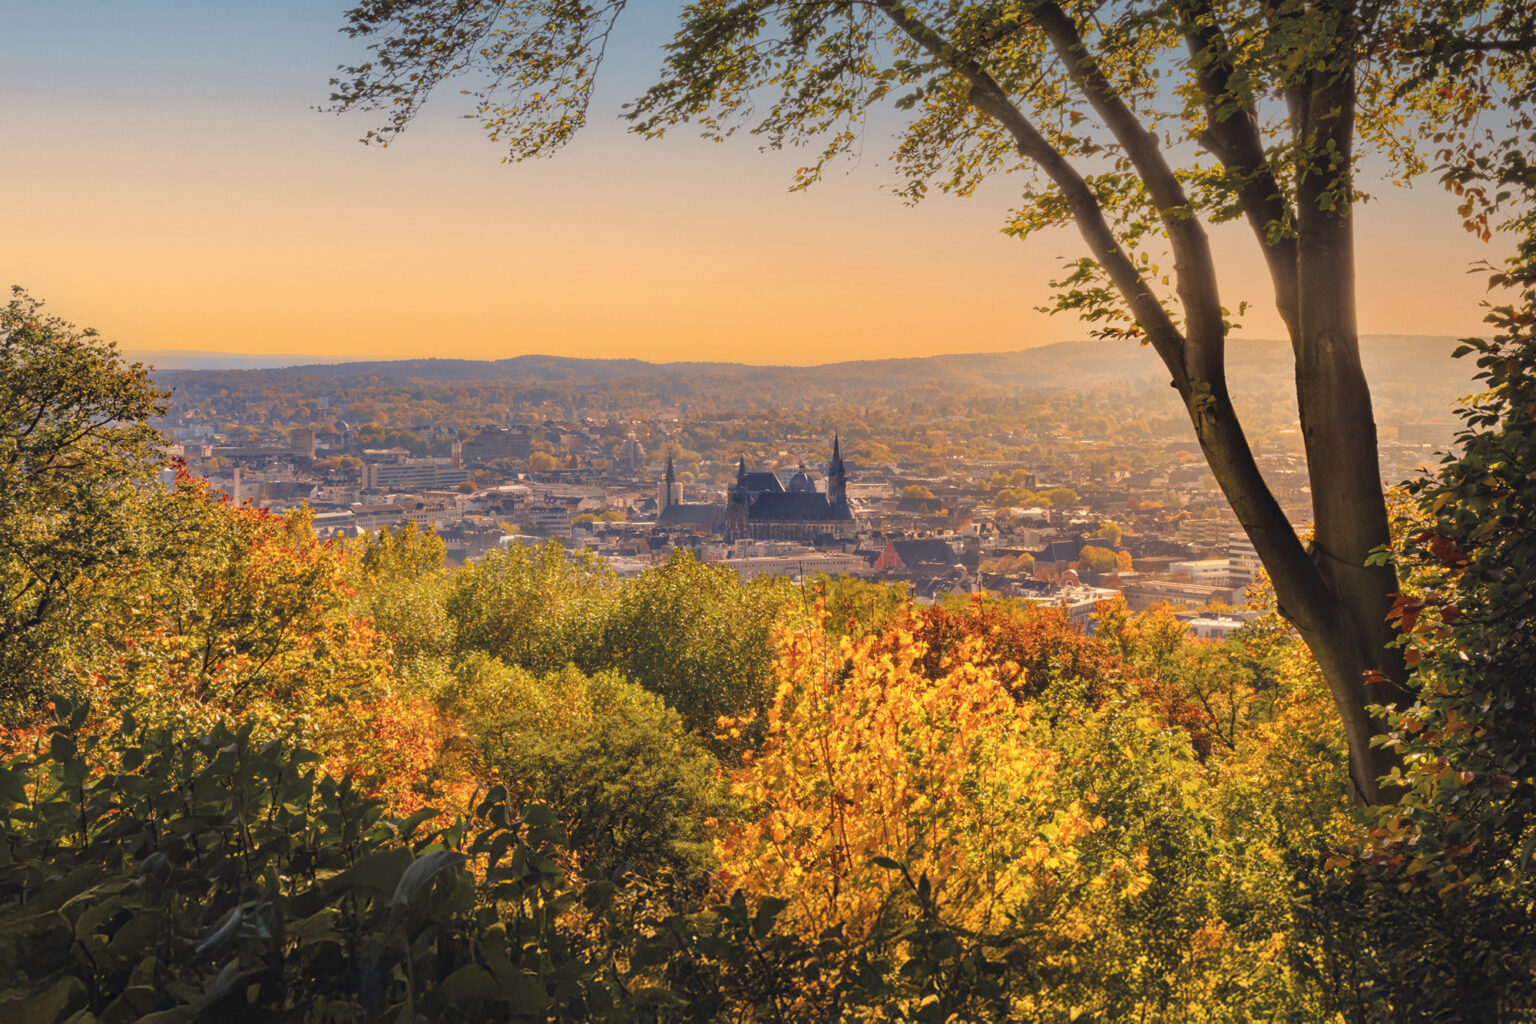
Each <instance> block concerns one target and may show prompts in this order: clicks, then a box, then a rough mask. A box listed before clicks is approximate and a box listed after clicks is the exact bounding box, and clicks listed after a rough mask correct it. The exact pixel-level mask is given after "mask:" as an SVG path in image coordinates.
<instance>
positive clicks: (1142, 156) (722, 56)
mask: <svg viewBox="0 0 1536 1024" xmlns="http://www.w3.org/2000/svg"><path fill="white" fill-rule="evenodd" d="M627 6H629V5H628V2H627V0H504V2H477V0H366V2H363V3H360V4H358V5H357V6H355V7H354V8H352V10H351V11H350V12H349V13H348V15H347V23H346V29H345V30H346V31H347V32H349V33H351V34H352V35H354V36H359V37H364V38H366V39H369V40H370V44H369V50H370V57H369V59H368V60H366V61H365V62H363V63H361V64H359V65H357V66H355V67H348V68H344V69H342V72H341V77H339V78H338V79H337V80H335V82H334V83H333V85H334V86H335V92H334V95H333V97H332V98H333V102H334V103H335V105H336V107H337V109H340V110H349V109H364V110H378V111H383V112H384V116H383V120H382V122H381V123H379V124H378V125H377V126H376V127H374V128H373V129H372V130H371V131H370V132H369V133H368V136H367V138H368V140H369V141H376V142H381V143H387V142H388V141H389V140H390V139H392V138H393V137H394V136H395V135H397V134H398V133H399V132H401V131H402V130H404V129H405V127H406V126H407V125H408V124H409V123H410V121H411V119H412V118H413V117H414V116H415V115H416V114H417V113H418V112H419V111H420V109H421V107H422V104H423V103H424V102H425V101H426V99H427V97H428V96H429V94H430V93H431V92H432V90H433V89H434V88H435V87H437V86H438V85H439V84H441V83H443V82H445V81H448V80H450V79H455V78H457V77H459V76H462V75H467V76H472V81H470V84H469V87H468V88H467V89H465V92H466V93H468V94H469V95H470V96H471V97H473V100H474V102H475V105H476V107H475V109H476V116H478V118H479V120H480V121H481V123H482V125H483V127H484V129H485V130H486V132H487V133H488V134H489V135H490V137H491V138H492V139H494V140H497V141H499V142H500V143H502V144H504V145H505V146H506V147H507V152H508V156H509V157H510V158H511V159H513V160H519V159H523V158H526V157H530V156H535V155H541V154H545V153H547V152H549V151H551V150H553V149H556V148H558V147H559V146H560V145H562V144H563V143H565V142H566V141H568V140H569V139H570V138H571V137H572V136H573V135H574V133H575V132H576V131H577V130H579V129H580V128H581V126H582V125H583V123H584V122H585V120H586V116H587V113H588V105H589V102H590V99H591V95H592V86H593V81H594V77H595V75H596V74H597V72H598V69H599V67H600V65H601V63H602V60H603V55H604V52H605V50H606V47H607V44H608V41H609V39H610V38H611V36H612V33H613V32H614V31H615V29H616V28H617V27H618V25H619V18H620V16H621V15H623V14H624V12H625V9H626V7H627ZM1531 21H1532V16H1531V15H1530V13H1529V12H1527V11H1526V10H1525V7H1524V5H1521V4H1518V3H1513V2H1509V0H1504V2H1476V0H1407V2H1386V0H1374V2H1371V0H1247V2H1244V0H1161V2H1152V0H1062V2H1038V0H991V2H964V0H695V2H693V3H690V4H687V5H686V6H682V7H680V9H679V11H678V30H677V34H676V36H675V37H674V39H673V41H672V42H671V43H670V44H669V45H668V47H667V50H666V54H665V58H664V62H663V68H662V73H661V75H660V76H659V78H658V81H657V83H656V84H655V85H653V86H652V87H650V88H649V89H648V90H647V91H646V92H645V93H644V94H643V95H641V96H640V97H639V98H638V99H637V101H636V102H634V103H633V104H632V105H630V106H629V108H628V109H627V113H626V116H627V117H628V118H629V119H630V121H631V123H632V125H633V127H634V129H635V130H636V131H638V132H640V133H642V134H645V135H650V136H655V135H661V134H664V133H665V132H666V131H668V130H669V129H671V128H673V127H675V126H678V125H680V124H683V123H691V124H693V125H695V126H696V127H697V128H698V129H700V130H701V131H702V132H703V133H704V134H705V135H706V136H708V137H713V138H723V137H725V136H727V135H730V134H732V133H734V132H737V131H738V130H742V129H745V130H747V131H749V132H751V133H753V134H755V135H757V136H758V137H759V138H760V139H761V140H762V142H763V144H764V145H765V146H766V147H768V148H774V149H778V148H783V147H801V146H804V147H807V148H808V152H810V153H811V157H810V159H809V160H808V162H807V165H806V166H805V167H802V168H801V169H800V170H799V171H798V173H797V175H796V177H795V182H794V184H795V187H797V188H798V187H806V186H808V185H811V184H812V183H814V182H815V181H816V180H817V179H818V178H819V177H820V176H821V174H822V173H823V171H824V170H825V169H826V168H827V166H828V165H829V164H830V163H831V162H833V161H835V160H836V159H837V158H839V157H841V156H844V155H846V154H849V153H850V152H853V151H855V150H857V149H858V147H859V146H860V145H861V144H862V139H863V137H864V136H863V132H862V130H861V128H862V122H863V121H864V120H865V118H866V117H867V115H868V113H869V111H870V110H871V109H872V108H876V107H885V106H894V107H895V108H897V109H898V110H900V111H905V112H907V119H906V121H905V123H904V124H903V125H902V127H901V128H900V131H899V133H898V137H897V139H896V142H895V147H894V151H893V154H892V164H893V166H894V167H895V169H896V170H897V171H898V172H899V173H900V174H901V176H902V180H903V183H904V184H903V188H902V192H903V194H904V195H905V197H906V198H907V199H909V200H912V201H917V200H919V199H921V198H922V197H923V195H924V194H926V193H927V192H928V191H929V190H930V189H933V188H938V189H941V190H944V191H948V192H954V193H959V194H962V195H966V194H970V193H972V192H973V191H975V190H976V188H977V187H978V186H979V185H980V184H981V183H982V182H983V181H984V180H987V179H989V178H991V177H993V176H995V175H998V174H1001V173H1003V172H1008V171H1020V172H1022V173H1021V174H1020V175H1019V178H1020V180H1021V182H1022V184H1021V186H1020V190H1021V196H1020V201H1019V205H1018V207H1017V209H1015V210H1014V211H1013V213H1012V214H1011V215H1010V217H1009V219H1008V221H1007V223H1006V225H1005V230H1006V231H1008V232H1011V233H1013V234H1016V235H1018V236H1020V237H1024V236H1027V235H1029V234H1031V233H1033V232H1035V231H1038V230H1040V229H1042V228H1045V227H1048V226H1053V225H1057V224H1065V223H1073V224H1075V225H1076V226H1077V228H1078V230H1079V231H1080V232H1081V235H1082V238H1083V241H1084V243H1085V245H1086V249H1087V254H1086V255H1085V256H1084V257H1083V258H1082V259H1081V260H1080V261H1077V262H1074V263H1071V264H1069V266H1068V267H1067V268H1066V272H1065V273H1064V274H1063V276H1062V277H1061V279H1060V280H1058V281H1056V282H1053V284H1055V285H1056V297H1055V300H1054V307H1053V308H1055V309H1057V310H1061V311H1069V312H1075V313H1076V314H1078V315H1079V316H1081V317H1083V318H1084V319H1086V320H1087V321H1089V322H1091V323H1093V324H1094V330H1095V333H1096V334H1098V335H1100V336H1103V337H1106V338H1132V339H1135V340H1137V341H1139V342H1140V343H1142V344H1148V345H1151V346H1152V347H1153V348H1154V349H1155V350H1156V352H1157V354H1158V355H1159V356H1160V357H1161V359H1162V362H1163V364H1164V365H1165V366H1166V368H1167V370H1168V373H1169V377H1170V383H1171V385H1172V386H1173V388H1174V389H1175V390H1176V391H1177V393H1178V395H1179V398H1180V400H1181V401H1182V403H1183V405H1184V408H1185V410H1186V412H1187V414H1188V416H1189V420H1190V423H1191V425H1192V427H1193V429H1194V431H1195V434H1196V436H1197V437H1198V438H1199V441H1200V445H1201V448H1202V450H1203V452H1204V454H1205V458H1206V460H1207V462H1208V463H1209V464H1210V467H1211V470H1212V472H1213V474H1214V475H1215V478H1216V480H1217V482H1218V483H1219V485H1220V486H1221V488H1222V491H1223V493H1224V494H1225V496H1226V498H1227V500H1228V501H1229V502H1230V503H1231V505H1232V508H1233V509H1234V510H1235V512H1236V513H1237V517H1238V520H1239V522H1240V523H1241V524H1242V526H1243V528H1244V530H1245V531H1246V532H1247V534H1248V536H1249V538H1250V539H1251V540H1252V542H1253V544H1254V547H1255V549H1256V550H1257V551H1258V553H1259V555H1260V557H1261V558H1262V560H1263V562H1264V565H1265V567H1266V568H1267V569H1268V570H1269V573H1270V576H1271V577H1272V579H1273V581H1274V585H1275V592H1276V595H1277V597H1278V601H1279V605H1280V608H1281V610H1282V612H1283V614H1284V615H1285V616H1286V617H1287V618H1288V619H1289V620H1290V621H1291V622H1292V623H1293V624H1294V625H1295V627H1296V628H1297V630H1298V631H1299V632H1300V634H1301V635H1302V637H1303V638H1304V639H1305V641H1306V642H1307V644H1308V646H1309V647H1310V648H1311V650H1312V652H1313V653H1314V655H1315V656H1316V658H1317V661H1318V664H1319V665H1320V667H1321V669H1322V671H1323V673H1324V675H1325V676H1326V678H1327V680H1328V683H1329V687H1330V690H1331V691H1332V694H1333V698H1334V702H1335V704H1336V705H1337V707H1338V710H1339V714H1340V716H1341V718H1342V721H1343V725H1344V729H1345V732H1346V734H1347V736H1348V740H1349V746H1350V751H1351V761H1352V766H1351V774H1352V778H1353V782H1354V785H1355V788H1356V790H1357V792H1358V794H1359V796H1360V797H1361V798H1362V799H1364V800H1367V801H1370V802H1380V801H1383V800H1385V799H1388V798H1390V793H1384V792H1383V789H1382V787H1381V785H1380V783H1379V778H1380V777H1381V776H1382V775H1383V774H1385V773H1386V772H1387V771H1388V770H1389V769H1390V767H1391V765H1392V759H1391V755H1390V754H1389V753H1388V752H1387V751H1386V750H1385V749H1384V748H1382V747H1380V746H1376V745H1373V744H1372V743H1371V740H1372V737H1373V736H1375V735H1376V734H1378V732H1379V731H1380V722H1379V721H1378V720H1377V719H1375V718H1373V716H1372V714H1371V712H1370V710H1369V709H1370V708H1371V707H1372V706H1373V705H1377V704H1386V705H1401V704H1403V703H1404V702H1405V701H1406V698H1407V691H1406V689H1405V688H1404V686H1403V681H1404V679H1405V675H1406V673H1405V668H1404V666H1403V664H1402V660H1401V656H1400V653H1399V652H1398V651H1397V650H1395V649H1392V648H1389V647H1388V644H1389V641H1390V640H1391V637H1392V632H1391V630H1392V627H1391V625H1390V623H1389V622H1388V620H1387V612H1388V610H1389V609H1390V607H1391V606H1392V602H1393V600H1394V595H1395V594H1396V592H1397V590H1398V582H1397V579H1396V576H1395V573H1394V570H1393V569H1392V567H1391V566H1390V564H1385V563H1383V562H1382V561H1381V560H1380V559H1375V560H1372V559H1371V558H1370V555H1371V552H1372V551H1374V550H1376V549H1378V548H1381V547H1383V546H1384V545H1386V544H1387V543H1388V540H1389V537H1388V530H1387V514H1386V510H1385V506H1384V502H1383V499H1382V487H1381V483H1382V482H1381V474H1380V467H1379V463H1378V458H1377V432H1376V424H1375V420H1374V417H1373V414H1372V410H1371V401H1370V394H1369V390H1368V388H1367V385H1366V380H1365V376H1364V373H1363V372H1362V369H1361V363H1360V354H1359V342H1358V327H1357V323H1356V315H1355V271H1354V251H1353V249H1354V239H1353V232H1354V221H1353V219H1352V217H1351V211H1352V209H1353V207H1354V206H1355V204H1356V203H1357V202H1359V201H1361V199H1362V198H1363V196H1362V194H1361V193H1360V191H1359V190H1358V188H1357V185H1356V171H1357V165H1358V163H1359V160H1360V158H1361V156H1362V155H1363V154H1365V153H1377V154H1381V155H1384V156H1385V157H1386V158H1388V159H1389V160H1390V161H1392V162H1393V165H1394V169H1395V170H1396V171H1397V172H1399V173H1400V174H1403V175H1411V174H1415V173H1421V172H1423V171H1425V170H1427V169H1428V166H1429V163H1428V160H1427V159H1426V158H1425V156H1423V155H1421V145H1422V144H1424V143H1432V144H1433V145H1434V146H1439V147H1441V152H1440V153H1439V154H1438V158H1439V159H1441V160H1443V161H1454V162H1455V163H1456V165H1457V167H1458V168H1460V169H1461V170H1460V171H1459V172H1458V173H1449V172H1448V173H1447V177H1448V179H1449V180H1450V181H1451V184H1452V185H1453V186H1454V187H1456V188H1457V189H1460V190H1462V192H1463V194H1464V195H1465V196H1466V199H1467V203H1466V206H1465V207H1464V209H1463V214H1464V216H1466V217H1467V218H1468V219H1469V222H1471V223H1472V224H1473V226H1474V227H1476V228H1477V229H1478V230H1480V231H1484V232H1486V231H1487V229H1488V223H1489V222H1488V219H1487V217H1488V215H1489V211H1490V209H1492V208H1494V207H1496V206H1497V205H1498V203H1500V202H1501V201H1502V199H1503V197H1502V196H1500V195H1498V194H1496V193H1493V192H1490V191H1489V189H1488V188H1486V187H1485V185H1486V182H1484V181H1482V180H1481V178H1480V177H1479V174H1478V173H1477V171H1476V168H1477V167H1478V166H1479V164H1478V163H1477V161H1478V159H1490V157H1489V156H1488V154H1489V153H1490V152H1499V153H1503V154H1504V155H1506V156H1507V154H1508V152H1509V150H1508V149H1507V147H1505V148H1501V145H1500V142H1501V138H1500V137H1498V136H1497V133H1494V134H1493V135H1486V136H1485V135H1484V134H1483V133H1484V132H1485V131H1486V130H1487V128H1488V120H1487V117H1488V115H1490V114H1492V113H1498V112H1501V105H1502V109H1503V110H1505V111H1507V109H1508V108H1509V107H1510V106H1511V105H1512V104H1516V103H1517V102H1518V100H1519V99H1520V98H1522V97H1524V96H1526V95H1528V93H1525V92H1522V91H1521V90H1520V89H1518V88H1510V83H1511V82H1512V81H1514V80H1517V79H1521V78H1522V76H1526V73H1527V68H1528V66H1529V62H1528V58H1527V54H1528V53H1529V51H1530V46H1531V42H1530V40H1531V38H1532V32H1531ZM1501 127H1508V125H1507V123H1501ZM1515 127H1517V128H1519V127H1525V128H1528V127H1529V125H1528V123H1524V124H1519V123H1517V124H1516V125H1515ZM1474 128H1475V129H1476V130H1474ZM1482 166H1484V167H1485V168H1486V167H1488V166H1490V165H1486V164H1485V165H1482ZM1501 166H1504V165H1501ZM1521 166H1522V167H1523V164H1522V165H1521ZM1469 167H1470V168H1473V171H1471V172H1467V171H1466V168H1469ZM1235 219H1241V220H1243V221H1245V222H1246V223H1247V225H1248V227H1249V228H1250V229H1251V232H1252V235H1253V238H1254V241H1255V243H1256V245H1257V248H1258V250H1259V251H1260V253H1261V254H1262V256H1263V259H1264V262H1265V265H1266V267H1267V268H1268V272H1269V276H1270V279H1271V282H1272V284H1273V289H1274V295H1273V303H1274V307H1275V309H1276V310H1277V312H1278V314H1279V317H1280V319H1281V321H1282V322H1283V323H1284V325H1285V329H1286V332H1287V335H1288V337H1289V341H1290V343H1291V346H1292V349H1293V351H1294V356H1295V378H1296V397H1297V408H1298V412H1299V414H1300V421H1301V427H1302V434H1303V438H1304V443H1305V450H1306V456H1307V464H1308V469H1309V474H1310V482H1311V488H1312V502H1313V517H1314V532H1313V535H1312V538H1311V540H1310V542H1307V543H1304V542H1303V540H1302V539H1301V538H1300V537H1299V536H1298V535H1297V532H1296V530H1295V529H1293V527H1292V525H1291V524H1290V522H1289V521H1288V519H1287V517H1286V515H1285V514H1284V512H1283V511H1282V509H1281V507H1280V504H1279V502H1278V501H1277V500H1276V499H1275V496H1274V494H1273V492H1272V491H1271V489H1270V488H1269V486H1268V485H1267V484H1266V482H1265V480H1264V477H1263V475H1262V473H1261V472H1260V470H1259V467H1258V465H1257V463H1256V461H1255V459H1254V455H1253V452H1252V449H1251V447H1250V446H1249V443H1248V440H1247V438H1246V437H1245V435H1244V432H1243V426H1242V422H1241V420H1240V419H1239V416H1238V411H1237V409H1236V407H1235V406H1234V403H1233V400H1232V396H1231V395H1230V393H1229V390H1228V385H1227V380H1226V370H1225V365H1224V349H1225V341H1226V337H1227V334H1228V332H1229V331H1230V330H1231V328H1232V326H1233V322H1234V317H1233V313H1232V312H1231V311H1229V309H1228V307H1227V305H1225V304H1224V299H1223V296H1222V294H1221V289H1220V287H1219V285H1220V275H1219V274H1218V267H1217V262H1216V258H1215V256H1214V255H1213V253H1212V249H1211V244H1210V237H1209V228H1210V226H1211V225H1213V224H1216V223H1219V222H1222V221H1226V220H1235ZM1233 306H1234V307H1235V308H1236V309H1237V310H1238V311H1239V312H1240V311H1241V310H1242V308H1243V305H1242V304H1239V303H1233Z"/></svg>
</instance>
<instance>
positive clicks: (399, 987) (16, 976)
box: [0, 707, 613, 1021]
mask: <svg viewBox="0 0 1536 1024" xmlns="http://www.w3.org/2000/svg"><path fill="white" fill-rule="evenodd" d="M86 717H87V715H86V710H85V709H84V708H83V707H82V708H76V709H73V710H71V709H70V708H68V707H61V708H60V709H59V720H58V721H57V722H56V724H54V725H53V726H52V727H51V728H50V730H49V733H48V736H47V739H46V743H45V744H43V745H42V746H41V747H40V749H39V750H38V751H36V752H35V753H33V754H31V755H27V756H20V757H16V758H13V759H11V760H9V761H8V762H7V763H6V764H5V765H4V769H3V774H0V797H3V800H0V806H3V819H0V820H3V840H4V843H3V846H0V849H4V850H5V851H6V856H5V860H4V863H3V866H0V975H3V976H4V977H5V978H7V979H9V980H10V989H9V991H7V992H6V993H5V995H4V996H3V997H0V1018H3V1019H6V1020H26V1021H62V1020H65V1019H67V1018H69V1017H71V1015H72V1014H75V1013H76V1012H77V1011H80V1010H87V1011H89V1012H90V1013H92V1014H94V1015H95V1016H96V1018H97V1019H100V1020H103V1021H118V1020H137V1019H140V1018H141V1017H147V1016H148V1015H151V1014H157V1015H158V1016H156V1017H155V1019H156V1020H158V1021H190V1020H193V1019H194V1018H207V1017H213V1016H217V1017H220V1018H226V1017H227V1018H232V1019H236V1020H240V1019H260V1020H292V1021H305V1020H322V1019H323V1020H330V1021H348V1020H376V1019H380V1018H382V1017H386V1016H387V1017H389V1018H391V1019H395V1018H396V1017H399V1018H400V1019H408V1020H414V1019H417V1018H418V1015H425V1016H427V1017H429V1018H437V1017H450V1016H451V1017H452V1018H453V1019H455V1020H498V1021H501V1020H508V1019H527V1018H536V1019H543V1018H545V1017H549V1016H556V1017H567V1018H570V1019H581V1018H582V1017H583V1016H585V1015H586V1014H587V1012H588V1010H589V1009H591V1008H592V1007H594V1006H597V1007H601V1006H606V1005H610V1004H611V1003H612V1001H613V1000H612V998H611V997H610V996H609V995H608V994H607V991H606V989H605V988H604V987H603V986H602V985H601V984H599V983H598V981H597V972H596V971H595V970H594V969H593V968H592V967H591V966H590V965H588V964H587V963H586V962H585V961H584V960H583V959H582V958H581V957H580V956H579V955H578V954H577V953H575V952H573V951H572V950H571V949H570V948H569V947H568V946H567V945H566V944H565V943H564V942H563V941H561V940H560V939H559V937H558V936H557V934H556V931H555V927H554V921H555V920H556V918H557V917H558V916H559V915H560V914H562V913H564V912H566V911H568V910H569V909H571V908H572V907H574V906H575V905H576V893H575V890H574V888H573V887H572V886H571V885H570V884H569V883H568V881H567V880H566V878H565V876H564V875H563V874H562V873H561V871H560V870H559V868H558V867H557V866H556V864H555V862H554V860H552V859H551V857H552V854H553V852H554V850H555V846H556V844H557V843H558V841H559V839H560V835H559V832H558V831H557V830H556V829H553V828H551V827H550V826H551V825H553V816H552V815H551V814H550V812H549V811H548V810H547V809H543V808H539V807H530V808H529V809H528V810H527V811H526V812H524V813H523V814H522V815H521V816H516V815H514V814H513V813H512V812H511V811H510V809H509V808H508V805H507V803H506V798H505V793H504V791H500V790H497V791H493V792H492V794H491V795H490V796H489V797H487V799H485V800H484V801H482V802H481V803H480V804H479V806H478V807H477V808H476V811H475V814H474V816H473V817H472V818H471V819H469V820H468V821H465V822H462V823H460V824H459V825H456V826H454V827H452V828H450V829H447V830H446V831H438V832H432V833H428V834H425V835H421V834H418V829H419V826H420V823H421V822H422V821H424V820H426V819H427V818H428V817H429V816H430V815H431V814H433V813H434V812H432V811H430V810H425V811H423V812H421V813H419V814H418V815H415V816H413V817H412V818H409V819H406V820H404V821H394V820H391V819H389V818H386V817H384V816H383V813H382V812H383V808H382V807H381V806H380V805H379V804H378V803H376V802H373V801H369V800H365V799H362V798H361V797H360V796H359V795H358V794H357V792H356V791H355V790H354V789H353V787H352V786H351V785H350V783H348V782H347V781H345V780H343V781H340V782H338V781H336V780H334V779H332V778H329V777H327V776H325V775H322V774H318V773H316V772H315V771H314V770H313V769H312V768H307V767H305V766H306V765H308V764H310V763H311V762H313V761H315V760H316V757H315V755H312V754H306V753H304V752H302V751H298V750H291V749H288V748H285V747H283V746H282V745H280V744H277V743H275V742H272V743H267V744H264V745H262V746H260V747H257V746H256V745H255V744H254V743H253V742H252V740H251V732H252V730H251V728H250V727H249V726H245V727H242V728H241V729H240V730H239V731H238V732H230V731H229V730H228V729H226V728H224V727H223V726H216V727H214V728H213V729H211V730H210V731H208V732H206V733H203V734H200V735H178V734H176V733H174V732H172V731H170V730H165V729H151V728H147V727H143V726H140V725H138V724H137V723H135V722H134V721H132V720H131V719H124V721H123V722H122V723H121V727H120V729H118V730H114V731H109V732H107V733H104V734H100V735H95V736H92V735H90V734H87V733H85V732H83V731H82V727H83V725H84V723H85V720H86ZM471 867H473V868H474V869H475V873H474V874H471V871H470V868H471ZM477 890H480V892H479V894H478V895H477Z"/></svg>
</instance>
